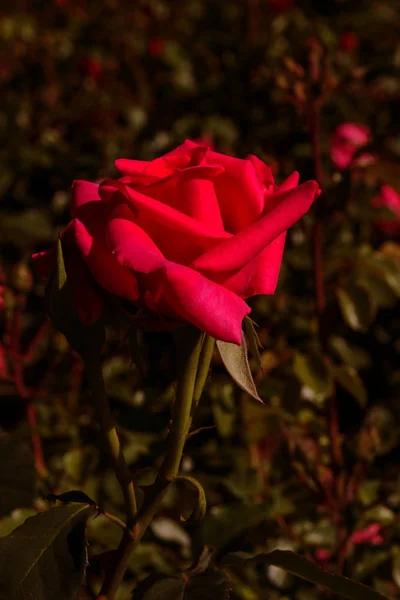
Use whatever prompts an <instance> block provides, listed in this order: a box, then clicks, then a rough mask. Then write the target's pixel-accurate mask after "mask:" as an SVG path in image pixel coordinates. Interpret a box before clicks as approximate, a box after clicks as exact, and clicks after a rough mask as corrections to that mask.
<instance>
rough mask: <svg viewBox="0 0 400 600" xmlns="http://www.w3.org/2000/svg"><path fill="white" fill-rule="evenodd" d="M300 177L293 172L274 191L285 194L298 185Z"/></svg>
mask: <svg viewBox="0 0 400 600" xmlns="http://www.w3.org/2000/svg"><path fill="white" fill-rule="evenodd" d="M299 179H300V175H299V173H298V172H297V171H293V173H291V174H290V175H289V177H288V178H287V179H285V181H284V182H283V183H281V185H280V186H279V187H278V189H277V190H276V191H277V192H286V191H287V190H292V189H293V188H295V187H297V186H298V185H299Z"/></svg>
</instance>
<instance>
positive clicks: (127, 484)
mask: <svg viewBox="0 0 400 600" xmlns="http://www.w3.org/2000/svg"><path fill="white" fill-rule="evenodd" d="M85 366H86V373H87V376H88V380H89V385H90V388H91V391H92V398H93V402H94V405H95V408H96V412H97V415H98V419H99V421H100V428H101V432H102V435H103V439H104V443H105V445H106V448H107V451H108V454H109V456H110V457H111V459H112V461H113V464H114V470H115V475H116V477H117V480H118V483H119V485H120V486H121V490H122V493H123V496H124V501H125V511H126V519H127V522H126V525H127V527H128V528H129V529H131V528H132V527H133V524H134V521H135V517H136V513H137V505H136V495H135V489H134V485H133V481H132V476H131V473H130V471H129V468H128V466H127V464H126V462H125V457H124V455H123V452H122V448H121V444H120V441H119V437H118V433H117V430H116V428H115V423H114V420H113V418H112V415H111V410H110V405H109V402H108V398H107V395H106V391H105V387H104V380H103V373H102V369H101V362H100V355H97V356H91V357H90V358H85Z"/></svg>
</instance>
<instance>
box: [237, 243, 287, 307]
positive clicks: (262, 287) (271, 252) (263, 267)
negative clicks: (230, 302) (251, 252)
mask: <svg viewBox="0 0 400 600" xmlns="http://www.w3.org/2000/svg"><path fill="white" fill-rule="evenodd" d="M285 240H286V232H285V233H282V234H281V235H279V236H278V237H277V238H276V239H275V240H274V241H273V242H271V243H270V244H269V246H267V247H266V248H265V250H263V251H262V252H261V254H260V256H259V258H258V260H257V267H256V269H255V272H254V275H253V277H252V279H251V281H250V283H249V285H248V286H247V288H246V290H245V291H244V297H245V298H251V296H256V295H257V294H274V293H275V290H276V286H277V285H278V279H279V273H280V270H281V264H282V257H283V250H284V247H285Z"/></svg>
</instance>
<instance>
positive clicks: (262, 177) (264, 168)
mask: <svg viewBox="0 0 400 600" xmlns="http://www.w3.org/2000/svg"><path fill="white" fill-rule="evenodd" d="M246 158H247V160H249V161H250V162H251V164H252V165H253V168H254V171H255V173H256V175H257V177H258V180H259V182H260V183H263V184H264V185H265V186H266V187H267V188H268V187H271V186H273V185H274V183H275V180H274V176H273V174H272V169H271V167H270V166H269V165H267V164H265V162H263V161H262V160H260V159H259V158H258V157H257V156H254V154H249V155H248V156H247V157H246Z"/></svg>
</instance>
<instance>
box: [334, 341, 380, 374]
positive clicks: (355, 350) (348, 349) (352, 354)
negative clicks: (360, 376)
mask: <svg viewBox="0 0 400 600" xmlns="http://www.w3.org/2000/svg"><path fill="white" fill-rule="evenodd" d="M329 345H330V347H331V349H332V350H333V351H334V352H335V354H336V355H337V356H338V357H339V358H340V359H341V360H342V361H343V362H344V363H347V364H348V365H349V366H350V367H354V368H355V369H366V368H367V367H369V366H370V364H371V358H370V356H369V354H368V352H366V351H365V350H364V349H363V348H360V347H359V346H354V345H353V344H350V342H349V341H348V340H346V339H344V338H342V337H339V336H337V335H334V336H332V337H331V338H330V340H329Z"/></svg>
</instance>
